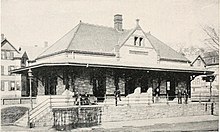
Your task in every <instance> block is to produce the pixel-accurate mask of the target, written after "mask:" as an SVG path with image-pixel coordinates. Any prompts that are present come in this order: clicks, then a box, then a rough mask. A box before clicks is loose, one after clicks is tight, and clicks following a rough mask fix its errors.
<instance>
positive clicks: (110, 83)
mask: <svg viewBox="0 0 220 132" xmlns="http://www.w3.org/2000/svg"><path fill="white" fill-rule="evenodd" d="M114 91H115V84H114V77H113V76H111V75H107V76H106V94H114Z"/></svg>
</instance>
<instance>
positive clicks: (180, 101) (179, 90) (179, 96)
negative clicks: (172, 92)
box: [177, 89, 188, 104]
mask: <svg viewBox="0 0 220 132" xmlns="http://www.w3.org/2000/svg"><path fill="white" fill-rule="evenodd" d="M177 97H178V104H182V97H184V101H185V104H187V101H188V92H187V90H184V91H182V90H181V89H178V92H177Z"/></svg>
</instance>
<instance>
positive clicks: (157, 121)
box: [99, 115, 219, 129]
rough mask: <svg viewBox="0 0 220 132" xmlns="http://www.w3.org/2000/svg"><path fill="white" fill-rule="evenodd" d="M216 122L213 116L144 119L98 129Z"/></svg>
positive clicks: (105, 123) (111, 123) (110, 123)
mask: <svg viewBox="0 0 220 132" xmlns="http://www.w3.org/2000/svg"><path fill="white" fill-rule="evenodd" d="M218 120H219V117H218V116H213V115H204V116H186V117H172V118H160V119H145V120H134V121H123V122H104V123H102V125H101V126H99V127H101V128H106V129H111V128H120V127H126V126H129V127H131V126H133V127H141V126H151V125H155V124H173V123H189V122H203V121H218Z"/></svg>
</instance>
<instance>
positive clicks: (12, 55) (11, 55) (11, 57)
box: [10, 51, 14, 59]
mask: <svg viewBox="0 0 220 132" xmlns="http://www.w3.org/2000/svg"><path fill="white" fill-rule="evenodd" d="M13 58H14V52H13V51H11V52H10V59H13Z"/></svg>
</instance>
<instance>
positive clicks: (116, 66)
mask: <svg viewBox="0 0 220 132" xmlns="http://www.w3.org/2000/svg"><path fill="white" fill-rule="evenodd" d="M64 66H78V67H93V68H95V67H99V68H112V69H128V70H147V71H158V72H159V71H161V72H162V71H163V72H182V73H188V74H197V75H208V74H213V73H214V71H211V70H195V69H192V68H191V69H190V68H172V67H170V68H163V67H150V66H146V67H143V66H129V65H120V64H89V63H76V62H66V63H41V64H36V65H32V66H29V67H24V68H19V69H15V70H13V71H11V72H12V73H18V74H22V73H23V72H27V71H28V70H29V69H32V70H35V69H39V68H41V67H64Z"/></svg>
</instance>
